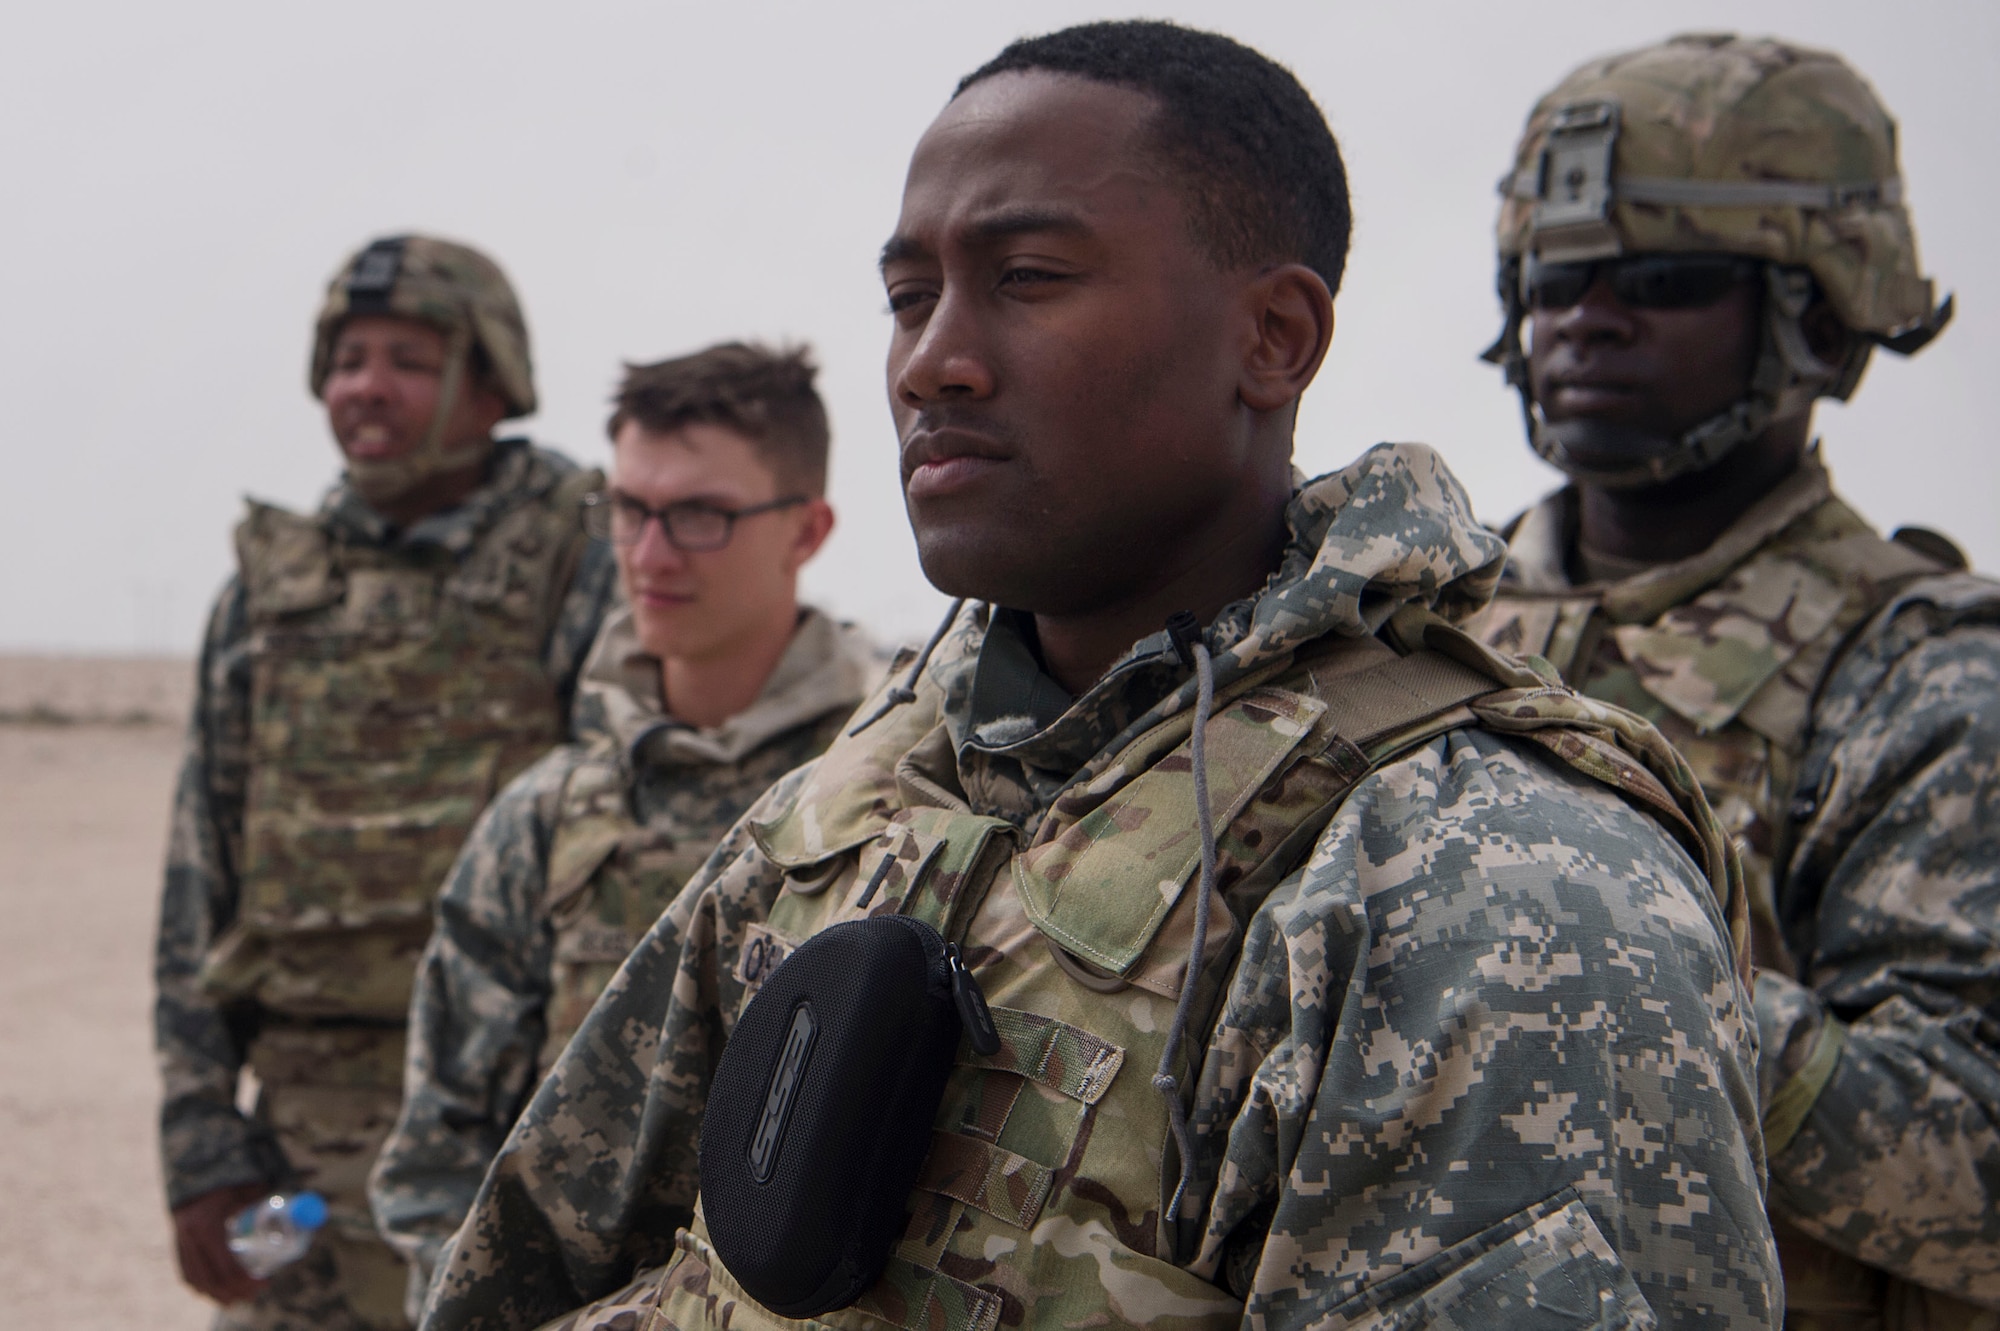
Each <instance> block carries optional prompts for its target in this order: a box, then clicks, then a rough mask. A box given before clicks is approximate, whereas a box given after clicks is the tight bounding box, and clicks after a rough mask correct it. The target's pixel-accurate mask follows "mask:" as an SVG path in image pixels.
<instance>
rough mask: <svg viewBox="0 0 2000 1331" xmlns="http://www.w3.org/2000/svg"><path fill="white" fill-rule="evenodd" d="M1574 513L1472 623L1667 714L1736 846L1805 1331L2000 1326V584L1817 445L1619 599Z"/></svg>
mask: <svg viewBox="0 0 2000 1331" xmlns="http://www.w3.org/2000/svg"><path fill="white" fill-rule="evenodd" d="M1575 503H1576V500H1575V497H1574V494H1573V492H1570V491H1563V492H1560V493H1558V494H1556V495H1554V496H1551V497H1550V499H1548V500H1546V501H1544V502H1543V503H1542V504H1541V505H1540V506H1538V507H1536V508H1534V509H1531V510H1530V511H1529V512H1528V513H1527V514H1525V515H1524V516H1523V517H1522V518H1521V519H1519V520H1518V522H1517V524H1516V525H1515V527H1514V528H1513V529H1512V537H1511V540H1512V550H1511V554H1512V558H1511V561H1510V563H1509V565H1508V575H1507V578H1506V580H1505V582H1503V584H1502V588H1501V591H1500V595H1499V597H1498V599H1497V600H1496V601H1495V602H1494V604H1493V606H1492V607H1491V608H1490V609H1488V610H1487V611H1485V612H1483V613H1482V615H1481V616H1480V617H1479V618H1478V619H1477V620H1476V621H1475V622H1474V624H1473V625H1472V628H1473V631H1474V632H1477V633H1478V634H1479V635H1480V636H1482V637H1483V638H1484V639H1485V640H1486V641H1488V642H1490V643H1492V644H1494V645H1496V646H1499V647H1501V648H1504V649H1506V650H1510V651H1519V652H1539V653H1541V654H1543V655H1545V656H1546V657H1547V658H1548V659H1549V660H1550V661H1551V662H1552V663H1553V664H1554V665H1555V666H1556V667H1557V668H1558V669H1560V670H1561V671H1562V673H1563V675H1564V676H1565V677H1566V678H1568V679H1570V680H1572V681H1573V682H1575V683H1576V685H1577V687H1578V688H1580V689H1582V690H1583V691H1584V692H1586V693H1588V694H1590V695H1591V696H1593V697H1597V698H1602V699H1605V700H1608V701H1611V702H1615V703H1618V704H1620V705H1621V706H1624V707H1628V708H1631V709H1632V710H1634V711H1637V712H1639V713H1640V714H1642V715H1644V716H1646V717H1647V718H1648V719H1650V720H1652V721H1653V722H1654V723H1655V724H1657V725H1658V726H1659V727H1660V729H1661V730H1662V731H1663V732H1665V734H1666V735H1667V737H1668V738H1669V739H1671V740H1673V741H1674V743H1675V744H1676V745H1677V746H1678V747H1679V748H1680V749H1681V751H1682V752H1683V753H1685V754H1686V755H1687V757H1688V760H1689V762H1690V763H1691V764H1692V765H1693V767H1694V769H1695V771H1696V772H1697V773H1699V774H1700V776H1701V778H1702V780H1703V782H1704V784H1705V785H1706V786H1707V788H1708V793H1709V798H1710V800H1711V801H1712V803H1713V804H1714V806H1715V809H1716V812H1717V814H1718V815H1719V816H1720V818H1721V819H1722V821H1723V823H1724V825H1725V826H1726V827H1727V828H1728V829H1729V831H1730V832H1731V834H1732V835H1733V836H1735V837H1736V839H1737V844H1738V846H1739V848H1740V849H1741V851H1742V856H1743V861H1744V866H1745V870H1746V876H1747V879H1748V881H1749V884H1750V888H1751V894H1752V900H1753V903H1755V914H1756V916H1757V927H1756V930H1755V933H1756V941H1757V959H1758V962H1759V964H1760V965H1761V966H1762V967H1763V968H1764V969H1763V970H1762V971H1760V973H1759V975H1758V979H1757V986H1756V997H1757V1006H1758V1014H1759V1020H1760V1024H1761V1027H1762V1032H1763V1035H1762V1039H1763V1077H1764V1083H1765V1084H1764V1097H1765V1101H1766V1105H1767V1108H1766V1111H1765V1115H1766V1116H1765V1127H1766V1132H1767V1136H1768V1138H1769V1146H1770V1153H1771V1155H1770V1168H1771V1207H1772V1211H1773V1213H1774V1215H1775V1216H1776V1217H1777V1219H1778V1222H1779V1238H1780V1246H1781V1250H1782V1253H1783V1256H1784V1265H1785V1283H1786V1289H1787V1295H1788V1304H1789V1309H1788V1317H1787V1325H1789V1326H1792V1327H1795V1328H1810V1329H1814V1331H1817V1329H1818V1328H1847V1327H1856V1328H1859V1327H1870V1328H1886V1329H1888V1331H1896V1329H1898V1328H1907V1329H1910V1331H1915V1329H1916V1328H1941V1327H1975V1326H1989V1325H1993V1324H1994V1321H1993V1319H1994V1318H1995V1316H1996V1310H2000V1031H1996V1029H1995V1027H1994V1026H1993V1024H1992V1018H1991V1016H1990V1014H1989V1011H1988V1008H1989V1005H1990V1002H1991V995H1992V993H1993V990H1994V986H1995V984H1996V982H2000V942H1996V939H2000V587H1996V586H1995V585H1994V584H1993V583H1991V582H1988V581H1985V580H1983V579H1977V578H1973V577H1971V576H1969V575H1965V574H1954V573H1951V572H1950V571H1949V569H1948V567H1947V565H1946V564H1945V563H1941V562H1940V561H1939V560H1938V559H1937V558H1934V557H1932V555H1928V554H1924V553H1920V552H1919V551H1918V550H1916V549H1911V548H1908V547H1906V546H1905V545H1903V544H1901V543H1898V542H1890V541H1884V540H1882V539H1881V538H1880V537H1878V536H1877V535H1876V534H1875V533H1874V532H1873V531H1872V530H1871V529H1870V528H1869V527H1868V526H1867V524H1866V523H1865V522H1864V521H1863V520H1862V519H1861V518H1860V516H1859V515H1857V514H1856V513H1855V512H1854V511H1853V510H1852V509H1851V508H1849V507H1848V506H1847V505H1846V504H1845V503H1843V502H1841V500H1839V499H1838V498H1837V497H1835V496H1834V494H1833V492H1832V489H1831V483H1830V480H1829V478H1828V475H1827V472H1826V470H1825V468H1824V466H1823V465H1822V464H1821V463H1820V461H1819V459H1818V458H1817V456H1814V457H1811V458H1808V459H1807V460H1806V462H1805V463H1804V465H1803V466H1802V467H1801V468H1800V469H1799V470H1798V471H1797V472H1796V473H1795V474H1794V475H1793V476H1791V477H1790V478H1789V479H1788V480H1786V481H1785V482H1783V483H1782V484H1780V485H1779V486H1778V487H1776V488H1775V489H1774V490H1773V491H1772V492H1771V493H1770V494H1769V495H1768V496H1766V497H1765V498H1764V499H1763V500H1762V501H1760V502H1759V503H1758V505H1757V506H1755V507H1754V508H1752V509H1751V510H1750V511H1749V512H1748V513H1746V514H1745V515H1744V516H1743V518H1742V519H1740V520H1739V521H1738V522H1737V523H1736V524H1735V525H1734V526H1733V527H1732V528H1731V529H1730V530H1729V531H1728V532H1726V533H1725V534H1724V535H1723V536H1722V537H1720V538H1719V539H1718V540H1717V541H1716V542H1715V543H1714V544H1713V545H1712V546H1711V547H1710V548H1709V549H1708V550H1707V551H1704V552H1703V553H1702V554H1699V555H1696V556H1694V557H1693V558H1691V559H1687V560H1683V561H1681V562H1679V563H1675V564H1670V565H1666V566H1663V567H1660V568H1656V569H1653V570H1650V571H1648V572H1646V573H1643V574H1640V575H1638V576H1636V577H1631V578H1627V579H1625V580H1623V581H1619V582H1615V583H1611V584H1609V585H1599V586H1591V585H1579V584H1576V583H1574V582H1573V581H1572V580H1571V577H1570V575H1569V574H1568V573H1567V572H1566V571H1565V570H1566V563H1567V559H1568V556H1569V553H1570V551H1571V550H1572V548H1573V546H1574V539H1575V537H1574V533H1575V522H1576V517H1575ZM1919 544H1921V545H1923V546H1925V548H1927V549H1932V550H1937V551H1938V553H1948V552H1946V551H1941V550H1938V547H1937V544H1936V542H1935V541H1934V540H1933V541H1921V540H1920V541H1919ZM1856 1259H1859V1260H1858V1261H1857V1260H1856Z"/></svg>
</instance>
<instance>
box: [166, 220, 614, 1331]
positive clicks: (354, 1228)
mask: <svg viewBox="0 0 2000 1331" xmlns="http://www.w3.org/2000/svg"><path fill="white" fill-rule="evenodd" d="M310 383H311V387H312V391H313V393H314V395H315V396H317V397H318V398H320V400H321V401H322V402H324V403H325V405H326V412H327V421H328V424H329V425H330V427H331V429H332V432H333V436H334V440H335V443H336V444H337V445H338V446H339V448H340V451H341V455H342V457H343V459H344V461H345V463H346V472H345V475H344V476H343V477H342V479H341V481H340V482H339V483H338V484H337V485H335V486H334V487H333V488H332V489H331V490H330V491H329V492H328V493H327V495H326V497H325V499H324V500H323V501H322V502H321V504H320V506H319V509H318V511H316V512H314V513H312V514H310V515H307V514H295V513H290V512H287V511H285V510H283V509H280V508H276V507H273V506H271V505H268V504H261V503H256V502H254V501H253V502H252V503H251V504H250V510H249V514H248V515H247V516H246V517H245V519H244V520H243V522H242V524H241V525H240V526H239V527H238V528H237V532H236V550H237V560H238V568H237V573H236V575H235V576H234V577H233V578H232V579H231V580H230V581H229V583H228V584H227V586H225V587H224V588H223V591H222V594H221V595H220V597H219V598H218V599H217V601H216V604H215V608H214V611H213V613H212V615H211V617H210V619H209V626H208V633H207V637H206V640H205V641H204V643H203V646H202V653H201V661H200V677H199V681H198V695H197V698H196V702H195V708H194V716H193V721H192V724H191V726H190V729H189V737H188V751H187V757H186V760H185V762H184V764H183V766H182V770H181V777H180V784H179V789H178V793H177V795H176V802H175V810H174V820H173V830H172V836H171V841H170V844H169V847H168V852H167V868H166V884H165V894H164V897H163V900H162V904H161V911H160V937H159V945H158V955H157V960H156V969H155V973H156V979H157V984H158V999H157V1003H156V1006H155V1020H154V1028H155V1044H156V1047H157V1049H158V1054H159V1060H160V1065H161V1070H162V1075H163V1078H164V1080H165V1099H164V1104H163V1106H162V1110H161V1156H162V1166H163V1172H164V1174H165V1176H166V1184H167V1201H168V1205H169V1206H170V1207H171V1208H172V1210H173V1220H174V1231H175V1239H176V1243H177V1246H178V1251H179V1257H180V1265H181V1272H182V1275H183V1277H184V1278H185V1279H186V1280H187V1281H188V1283H189V1284H191V1285H193V1286H194V1287H195V1288H196V1289H197V1290H199V1291H200V1292H201V1293H203V1294H205V1295H207V1296H208V1297H209V1298H212V1299H214V1300H216V1301H217V1302H218V1303H222V1304H224V1305H226V1306H225V1307H224V1308H223V1309H222V1310H221V1311H220V1312H219V1313H218V1314H217V1318H216V1325H217V1326H218V1327H220V1328H232V1329H233V1328H269V1329H275V1328H281V1327H302V1326H311V1327H316V1328H336V1329H339V1331H346V1329H348V1328H396V1327H402V1326H406V1325H407V1324H408V1323H407V1319H406V1318H405V1317H404V1314H403V1288H404V1281H405V1276H404V1269H403V1263H402V1260H401V1259H400V1258H399V1257H398V1256H397V1255H396V1254H395V1253H394V1252H393V1251H392V1250H391V1249H390V1248H388V1247H387V1246H386V1245H385V1244H383V1243H382V1241H381V1240H380V1239H379V1238H378V1237H377V1236H376V1234H375V1231H374V1225H373V1222H372V1220H371V1219H370V1217H369V1214H368V1206H367V1198H366V1196H365V1191H364V1185H365V1181H366V1178H367V1174H368V1167H369V1164H370V1162H371V1161H372V1160H373V1158H374V1154H375V1149H376V1147H377V1145H378V1144H379V1143H380V1142H381V1140H382V1138H383V1136H384V1135H385V1134H386V1133H387V1132H388V1131H389V1128H390V1126H391V1124H392V1123H393V1122H394V1121H395V1116H396V1108H397V1104H398V1102H399V1100H400V1098H401V1090H402V1071H403V1031H404V1024H405V1021H406V1020H407V1013H408V1008H409V999H410V983H411V976H412V974H413V973H414V970H415V966H416V961H417V955H418V953H419V952H420V951H421V950H422V948H423V946H424V940H425V937H426V936H427V935H428V934H429V932H430V922H431V899H432V896H433V894H434V893H435V892H436V891H437V888H438V885H439V884H440V883H441V882H442V881H443V880H444V875H445V871H446V870H447V869H449V868H450V867H451V863H452V858H453V856H454V855H455V854H456V853H457V851H458V847H459V844H460V843H461V842H462V841H463V840H464V839H465V835H466V832H467V831H468V830H469V829H470V828H471V826H472V822H473V819H474V818H476V817H477V816H478V814H479V811H480V809H481V808H482V807H483V806H484V805H485V804H486V802H487V800H488V799H490V798H491V797H492V795H493V793H494V792H495V791H496V790H498V789H499V788H500V787H501V786H502V785H503V784H504V783H505V782H506V781H507V780H508V779H509V778H510V777H511V776H513V774H514V773H516V772H518V771H520V770H521V769H522V768H524V767H525V766H527V765H528V764H529V763H530V762H532V761H533V760H534V759H536V758H538V757H540V756H541V754H542V753H543V752H544V751H545V750H547V749H548V748H549V746H550V745H552V744H555V743H557V742H558V741H560V740H561V739H563V738H564V736H565V735H566V733H567V732H568V718H569V709H570V699H571V695H572V693H573V692H574V689H575V683H576V677H577V672H578V669H579V667H580V666H581V665H582V662H583V658H584V653H585V651H586V650H587V649H588V647H589V645H590V642H591V639H592V638H593V637H594V636H595V634H596V632H597V627H598V624H599V621H600V620H602V619H603V617H604V614H605V611H606V609H607V607H608V606H609V605H610V604H611V603H612V601H613V600H614V599H615V597H616V586H615V580H614V571H613V568H612V561H611V559H610V556H609V553H608V552H607V551H605V550H602V549H600V548H593V547H592V546H591V544H590V543H589V542H588V541H587V540H586V539H585V536H584V532H583V528H582V522H581V513H580V507H579V505H580V503H581V500H582V498H583V496H584V495H585V494H586V493H588V492H589V491H591V490H594V489H596V488H598V486H599V485H601V483H602V477H601V476H599V475H598V474H597V473H595V472H585V471H581V470H579V469H578V468H577V466H576V465H575V464H574V463H573V462H571V461H570V460H569V459H567V458H565V457H562V456H561V455H559V454H556V453H552V452H549V451H547V450H545V449H541V448H538V447H536V446H534V445H533V444H531V443H529V442H528V441H527V440H526V439H520V438H507V439H496V438H495V437H494V430H495V427H496V426H498V425H499V423H500V422H501V421H502V420H505V419H508V418H510V417H515V416H524V415H527V414H529V413H531V412H533V411H534V410H535V388H534V381H533V376H532V371H531V367H530V361H529V355H528V335H527V328H526V325H525V324H524V322H523V320H522V316H521V310H520V305H519V303H518V302H517V301H516V299H515V296H514V292H513V290H512V288H511V287H510V286H509V285H508V283H507V279H506V277H505V275H504V274H502V272H501V271H500V269H499V268H498V267H496V266H495V265H494V264H493V262H492V261H491V260H489V259H488V258H486V257H485V256H484V255H482V254H480V253H478V252H477V251H476V250H472V249H469V248H467V247H466V246H463V245H458V244H454V243H452V242H449V241H443V240H437V239H434V238H431V237H427V236H400V237H394V238H390V239H385V240H378V241H376V242H374V243H373V244H371V245H368V246H367V247H366V248H364V249H362V250H361V251H360V252H359V253H357V254H355V255H354V256H353V257H352V258H351V259H350V260H349V261H348V262H347V263H346V264H345V265H344V266H343V267H342V268H341V270H340V272H339V273H338V274H337V275H336V276H335V277H334V279H333V281H332V283H331V285H330V286H329V287H328V289H327V295H326V301H325V303H324V305H323V306H322V308H321V311H320V316H319V320H318V325H317V329H316V333H315V337H314V341H313V350H312V362H311V375H310ZM246 1070H247V1071H249V1072H252V1073H254V1074H255V1075H254V1082H252V1083H248V1084H254V1085H256V1086H258V1087H259V1088H260V1089H259V1092H258V1095H257V1098H256V1103H255V1105H254V1106H253V1107H252V1108H251V1109H250V1111H249V1112H248V1113H244V1112H241V1111H240V1110H239V1109H238V1094H239V1083H240V1082H243V1081H244V1074H245V1072H246ZM280 1188H286V1189H291V1188H312V1189H315V1190H317V1191H318V1192H320V1193H322V1194H324V1195H325V1196H326V1198H327V1200H328V1202H329V1204H330V1210H331V1215H330V1218H329V1220H328V1222H327V1226H326V1228H325V1229H324V1230H322V1231H321V1233H320V1235H319V1237H318V1238H317V1240H316V1241H315V1243H314V1246H313V1248H312V1250H311V1251H310V1252H309V1253H308V1254H307V1255H306V1256H305V1257H304V1258H302V1259H301V1260H300V1261H298V1262H296V1263H294V1264H292V1265H290V1266H288V1267H285V1268H283V1269H282V1270H280V1271H279V1272H277V1273H276V1274H275V1275H273V1277H272V1278H271V1279H270V1280H269V1281H268V1282H264V1281H258V1280H253V1279H252V1278H251V1277H250V1276H249V1275H248V1274H247V1273H245V1272H244V1271H243V1269H242V1268H241V1267H240V1266H238V1265H237V1264H236V1261H235V1259H234V1257H233V1256H232V1255H231V1254H230V1252H229V1250H228V1248H227V1246H226V1244H225V1242H224V1237H223V1224H224V1221H225V1219H226V1218H227V1217H228V1216H229V1215H231V1214H232V1213H233V1212H235V1211H236V1210H238V1209H239V1208H241V1207H243V1206H245V1205H247V1204H248V1203H250V1202H252V1201H254V1200H256V1199H258V1198H260V1197H262V1196H264V1195H266V1194H268V1193H270V1192H272V1191H274V1190H276V1189H280Z"/></svg>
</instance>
